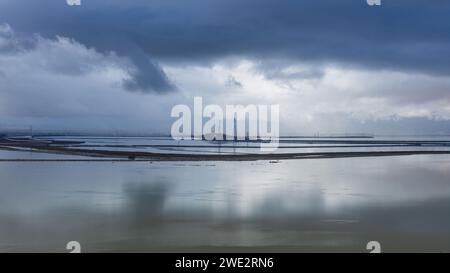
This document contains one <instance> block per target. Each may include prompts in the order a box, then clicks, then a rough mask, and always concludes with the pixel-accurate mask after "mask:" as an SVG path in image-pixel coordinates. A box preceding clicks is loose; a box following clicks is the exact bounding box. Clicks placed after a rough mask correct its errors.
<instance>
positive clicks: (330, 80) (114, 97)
mask: <svg viewBox="0 0 450 273" xmlns="http://www.w3.org/2000/svg"><path fill="white" fill-rule="evenodd" d="M0 11H1V12H0V24H1V23H3V24H1V25H0V84H1V86H0V105H1V106H2V108H1V109H0V111H1V112H2V113H3V115H4V117H5V118H4V119H9V121H8V122H9V123H14V122H17V120H18V119H20V118H25V117H26V118H27V119H36V118H38V117H42V118H45V119H50V118H55V115H58V117H59V118H63V117H66V118H69V117H70V118H74V119H80V121H79V122H76V123H77V124H79V126H83V124H84V121H82V120H83V119H82V117H83V116H85V117H88V116H89V117H91V120H96V119H97V120H98V121H102V120H104V119H108V120H111V123H114V122H112V121H113V120H114V119H122V120H123V124H131V123H130V122H126V121H125V120H128V121H129V120H133V121H134V122H132V124H136V126H137V127H139V125H138V122H137V120H145V118H146V117H147V116H151V117H152V119H154V124H152V126H153V127H154V128H158V130H163V131H164V130H165V127H164V126H165V125H164V126H163V125H162V124H166V123H169V124H170V120H168V118H167V116H168V113H169V112H170V108H171V106H172V105H173V104H175V103H189V102H190V101H191V100H192V97H193V96H195V95H202V96H204V97H205V100H210V103H218V102H217V101H215V100H219V99H220V101H219V102H221V103H227V102H229V103H242V104H245V103H253V104H258V103H278V104H280V106H281V107H282V108H281V109H282V112H283V109H284V114H283V113H282V117H284V121H285V123H286V124H288V125H286V126H285V128H286V127H288V128H289V127H291V128H292V130H294V131H295V128H303V129H304V130H308V131H314V130H323V128H332V129H333V130H337V131H343V130H360V128H363V129H364V130H371V128H379V127H383V126H379V125H378V124H380V122H381V123H382V121H390V122H391V123H392V124H395V125H393V126H397V127H398V124H399V120H402V119H404V120H406V119H409V120H411V119H417V128H418V127H423V128H424V127H427V126H424V125H423V124H424V123H426V121H427V120H428V122H429V124H430V126H429V128H433V129H432V131H433V132H435V131H442V130H444V131H445V130H447V129H446V126H447V124H446V123H442V122H443V121H445V120H448V119H450V106H449V104H450V95H449V94H450V80H449V75H450V58H448V57H447V56H450V35H449V33H450V21H449V20H448V14H450V2H449V1H425V0H395V1H388V0H386V1H383V5H382V6H381V7H369V6H368V5H367V4H366V3H365V1H363V0H361V1H355V0H342V1H336V0H323V1H315V0H302V1H290V0H279V1H273V0H248V1H240V0H228V1H210V0H191V1H183V0H170V1H165V0H164V1H163V0H152V1H144V0H137V1H120V0H108V1H107V0H97V1H83V4H82V6H80V7H70V6H68V5H66V3H65V1H63V0H61V1H52V0H42V1H32V2H30V1H25V0H15V1H12V0H4V1H0ZM13 29H14V31H13ZM61 90H64V91H61ZM126 91H132V92H126ZM171 91H177V92H171ZM143 94H147V95H146V96H143ZM161 94H164V96H161ZM30 98H33V99H30ZM49 101H51V102H53V104H52V105H51V106H49V107H45V105H47V104H48V102H49ZM57 105H59V106H58V107H59V108H56V107H57ZM121 105H122V107H121ZM135 105H141V106H137V107H136V106H135ZM143 105H145V107H148V108H145V107H144V106H143ZM141 107H142V108H141ZM144 108H145V109H144ZM128 109H134V111H131V110H128ZM158 110H159V111H161V112H158ZM155 117H159V118H155ZM330 117H333V118H336V119H339V122H332V124H333V126H331V124H328V125H327V120H328V121H329V120H330ZM361 122H363V123H361ZM42 123H43V124H44V123H45V122H44V121H42ZM50 123H51V122H50V121H49V124H50ZM92 123H93V124H94V121H92ZM100 123H102V122H100ZM328 123H330V122H328ZM66 124H70V123H67V122H66ZM105 124H109V122H107V123H105ZM361 124H365V125H364V126H362V127H361V126H360V125H361ZM367 124H371V125H367ZM405 124H410V125H408V127H411V128H414V126H413V125H412V124H416V122H410V123H408V121H405ZM419 124H420V125H419ZM435 124H439V126H437V127H435ZM334 125H336V126H334ZM55 126H56V125H55ZM405 126H406V125H405ZM399 127H402V126H399ZM306 128H308V129H306ZM436 128H438V129H436ZM155 130H156V129H155ZM158 130H157V131H158ZM361 130H362V129H361ZM377 130H379V129H377ZM430 130H431V129H430ZM300 131H301V130H300Z"/></svg>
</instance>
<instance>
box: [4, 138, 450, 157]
mask: <svg viewBox="0 0 450 273" xmlns="http://www.w3.org/2000/svg"><path fill="white" fill-rule="evenodd" d="M67 144H68V143H61V142H57V143H55V142H52V141H39V140H20V141H15V140H10V139H0V149H9V150H14V149H22V150H23V149H24V148H29V149H32V150H33V151H37V152H43V153H54V154H64V155H74V156H85V157H91V158H92V159H3V160H1V159H0V161H135V160H138V161H139V160H140V161H255V160H288V159H312V158H345V157H375V156H401V155H417V154H450V150H442V151H436V150H433V151H417V150H411V151H363V152H361V151H359V152H314V153H271V154H269V153H266V154H175V153H170V154H168V153H154V152H140V151H112V150H97V149H80V148H75V147H70V146H67ZM70 144H75V143H70ZM76 144H79V143H76Z"/></svg>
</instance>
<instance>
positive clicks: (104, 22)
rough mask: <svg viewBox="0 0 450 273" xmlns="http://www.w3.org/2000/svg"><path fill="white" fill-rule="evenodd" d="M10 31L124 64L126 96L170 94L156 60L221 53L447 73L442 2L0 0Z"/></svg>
mask: <svg viewBox="0 0 450 273" xmlns="http://www.w3.org/2000/svg"><path fill="white" fill-rule="evenodd" d="M3 2H5V3H3V4H0V8H1V10H0V21H2V22H5V23H9V24H11V26H12V27H13V28H14V29H16V30H17V31H24V32H29V33H33V32H39V33H41V34H42V35H63V36H69V37H73V38H75V39H77V40H80V41H81V42H82V43H86V44H87V45H88V46H95V47H96V48H98V49H100V50H114V51H117V52H118V53H119V54H121V55H124V56H128V57H129V58H130V59H131V60H132V61H133V62H134V63H135V64H136V65H137V66H138V68H139V71H137V72H136V74H135V75H134V76H135V77H134V79H133V80H132V81H131V82H130V83H129V84H128V87H129V88H130V89H138V88H142V89H153V90H158V91H167V90H170V89H171V88H172V85H171V84H170V82H169V81H168V79H167V77H166V76H165V74H164V72H163V71H162V70H161V69H160V68H159V67H158V65H157V64H156V63H155V61H149V60H148V58H152V60H156V61H159V60H165V61H169V60H170V61H175V62H177V61H188V62H190V61H204V60H206V61H208V60H211V59H216V58H220V57H223V56H228V55H239V56H241V55H245V56H247V57H250V58H252V57H254V58H258V59H259V58H275V59H276V58H279V59H283V58H285V59H290V60H292V59H297V60H300V61H304V62H333V63H340V64H347V65H356V66H362V67H365V68H375V69H378V68H382V69H394V70H414V71H419V72H425V73H431V74H448V73H450V58H448V56H450V35H449V31H450V20H448V16H449V15H450V1H445V0H434V1H429V0H385V1H383V4H382V6H381V7H369V6H368V5H367V4H366V1H365V0H340V1H336V0H322V1H317V0H303V1H300V0H298V1H294V0H276V1H275V0H245V1H242V0H227V1H214V0H190V1H187V0H160V1H159V0H158V1H151V0H150V1H143V0H137V1H119V0H107V1H106V0H97V1H95V0H91V1H83V4H82V6H80V7H69V6H67V5H66V4H65V1H64V0H60V1H57V0H42V1H33V3H30V2H31V1H25V0H14V1H12V0H11V1H3Z"/></svg>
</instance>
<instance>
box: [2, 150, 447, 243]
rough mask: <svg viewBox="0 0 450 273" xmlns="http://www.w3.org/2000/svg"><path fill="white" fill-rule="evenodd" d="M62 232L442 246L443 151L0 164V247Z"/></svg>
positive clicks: (101, 238)
mask: <svg viewBox="0 0 450 273" xmlns="http://www.w3.org/2000/svg"><path fill="white" fill-rule="evenodd" d="M4 153H14V152H4ZM9 156H11V154H9ZM47 156H51V155H47ZM22 157H23V156H22ZM40 157H41V156H40ZM72 240H76V241H79V242H80V243H81V244H82V250H83V251H86V252H88V251H93V252H95V251H224V250H226V251H338V252H341V251H362V252H365V251H366V250H365V246H366V243H367V242H368V241H371V240H377V241H379V242H380V243H381V245H382V250H384V251H433V252H435V251H446V252H448V251H450V156H449V155H415V156H401V157H382V158H343V159H303V160H288V161H280V162H278V163H273V162H272V163H270V162H268V161H258V162H159V163H149V162H116V163H112V162H0V251H2V252H6V251H19V252H20V251H61V252H65V251H66V250H65V245H66V243H67V242H68V241H72Z"/></svg>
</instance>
